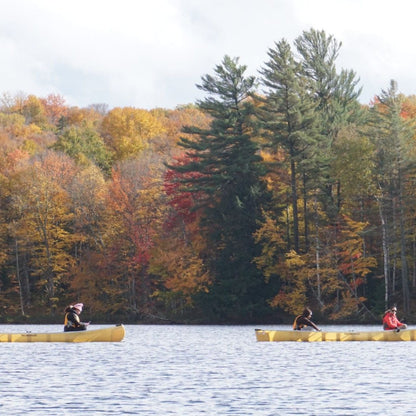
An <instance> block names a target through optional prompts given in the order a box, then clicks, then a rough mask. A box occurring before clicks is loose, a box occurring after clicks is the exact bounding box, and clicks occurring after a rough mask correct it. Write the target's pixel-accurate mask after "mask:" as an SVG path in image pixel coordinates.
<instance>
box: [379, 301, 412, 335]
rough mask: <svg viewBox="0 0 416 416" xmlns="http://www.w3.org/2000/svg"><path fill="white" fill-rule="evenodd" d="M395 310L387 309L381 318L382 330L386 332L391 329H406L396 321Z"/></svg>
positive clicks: (404, 325)
mask: <svg viewBox="0 0 416 416" xmlns="http://www.w3.org/2000/svg"><path fill="white" fill-rule="evenodd" d="M396 314H397V308H396V307H395V306H393V307H392V308H391V309H387V311H386V312H384V316H383V328H384V330H386V331H391V330H393V329H406V328H407V325H406V324H403V323H402V322H400V321H399V320H398V319H397V316H396Z"/></svg>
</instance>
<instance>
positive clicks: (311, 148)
mask: <svg viewBox="0 0 416 416" xmlns="http://www.w3.org/2000/svg"><path fill="white" fill-rule="evenodd" d="M268 56H269V58H270V59H269V61H268V62H266V63H265V66H264V67H263V69H262V70H261V74H262V76H263V77H262V83H263V85H264V86H265V87H266V98H265V99H263V100H262V101H263V103H264V105H263V106H262V107H261V108H260V110H259V111H258V115H259V117H260V118H261V119H262V121H263V123H264V128H265V129H266V131H268V132H269V136H270V139H269V142H268V143H267V145H268V146H270V147H272V148H273V149H274V151H275V152H276V153H277V152H278V151H279V150H280V149H283V151H284V155H285V156H284V157H285V161H286V164H287V166H288V167H289V172H290V190H291V192H290V194H291V207H292V215H293V248H294V250H295V251H296V252H299V215H298V200H299V192H300V191H299V185H298V182H299V176H300V174H301V178H302V181H303V184H304V188H305V187H306V186H307V182H308V180H309V177H310V176H311V175H310V171H311V166H312V159H313V157H314V152H315V149H316V146H317V140H318V138H319V136H318V134H317V128H316V117H315V112H314V110H315V105H314V103H313V102H312V101H311V100H310V97H309V96H308V95H307V88H306V78H305V77H304V76H303V74H302V72H301V66H300V64H299V63H298V62H296V60H295V59H294V56H293V54H292V51H291V48H290V45H289V44H288V43H287V42H286V41H285V40H282V41H280V42H279V43H277V44H276V46H275V49H269V52H268ZM308 171H309V173H308ZM304 200H305V204H304V207H306V193H305V192H304ZM304 217H305V223H306V217H307V215H306V212H305V213H304ZM288 239H289V236H288ZM306 239H307V229H306V227H305V240H306ZM289 247H290V244H289Z"/></svg>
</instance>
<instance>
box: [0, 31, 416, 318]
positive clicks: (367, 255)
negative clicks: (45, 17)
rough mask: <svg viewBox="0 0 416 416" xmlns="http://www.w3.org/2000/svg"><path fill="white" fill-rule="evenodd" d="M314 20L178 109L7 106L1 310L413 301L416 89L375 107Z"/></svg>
mask: <svg viewBox="0 0 416 416" xmlns="http://www.w3.org/2000/svg"><path fill="white" fill-rule="evenodd" d="M341 46H342V45H341V43H340V42H338V41H337V40H336V39H335V38H334V37H333V36H331V35H328V34H327V33H325V32H324V31H317V30H314V29H310V30H309V31H304V32H303V33H302V34H301V35H300V36H299V37H298V38H296V39H295V41H294V42H293V44H290V43H289V42H288V41H287V40H285V39H282V40H280V41H279V42H275V44H274V46H273V47H272V48H270V49H269V50H268V51H267V60H266V62H264V64H263V65H262V67H261V68H260V69H259V70H258V76H253V75H247V73H246V72H247V67H246V66H245V65H244V64H241V63H240V58H238V57H237V58H232V57H230V56H227V55H225V56H224V58H223V60H222V61H221V62H220V63H219V64H218V65H216V66H215V68H214V69H213V71H212V73H210V74H206V75H204V76H202V77H201V82H200V84H198V85H197V88H199V89H200V90H201V91H203V93H204V97H205V98H203V99H201V100H199V101H197V102H196V103H194V104H189V105H184V106H178V107H177V108H175V109H173V110H168V109H160V108H156V109H153V110H142V109H137V108H134V107H124V108H113V109H109V108H108V106H106V105H105V104H93V105H91V106H89V107H88V108H78V107H70V106H67V105H66V104H65V100H64V99H63V98H62V97H60V96H59V95H52V94H51V95H49V96H48V97H46V98H40V97H36V96H34V95H26V94H18V95H15V96H10V95H8V94H3V96H2V97H1V101H0V102H1V105H0V189H1V194H0V222H1V227H0V230H1V231H0V301H1V309H0V319H2V320H3V321H6V320H14V321H16V320H24V319H26V320H28V319H32V320H38V321H39V320H41V319H45V320H49V321H51V322H52V321H54V320H59V319H60V318H61V315H62V311H63V309H64V307H65V306H66V305H67V304H69V303H71V302H75V301H82V302H83V303H84V304H85V305H86V313H88V314H89V316H91V317H93V318H95V319H97V320H100V319H101V320H107V321H112V320H115V319H120V320H123V321H125V322H145V321H146V322H180V323H182V322H195V323H258V322H275V323H279V322H283V321H285V320H286V319H287V317H288V316H289V315H293V314H296V313H298V312H299V311H300V310H302V309H303V308H304V306H306V305H308V306H310V307H312V308H313V310H314V312H315V313H316V314H318V316H320V317H321V319H325V320H327V321H331V322H359V321H361V322H373V321H376V320H377V319H379V318H380V314H381V313H382V312H383V310H384V309H385V308H387V307H388V306H390V305H391V304H393V303H397V304H398V305H399V307H400V308H401V310H402V311H403V312H404V313H405V314H406V316H407V317H408V318H409V319H412V317H413V316H414V315H415V312H416V303H415V298H416V290H415V287H416V267H415V261H416V240H415V221H416V195H415V192H414V186H413V185H414V180H415V178H416V175H415V173H416V170H415V167H416V164H415V161H416V154H415V150H416V146H415V133H416V130H415V124H414V121H415V119H416V97H414V96H404V95H403V94H400V93H399V92H398V86H397V83H396V82H395V81H391V83H390V85H388V86H387V88H386V90H383V91H381V92H380V94H379V95H377V96H375V97H374V99H373V100H372V102H371V103H369V104H368V105H363V104H360V102H359V96H360V93H361V90H360V86H359V78H358V77H357V74H356V73H355V72H354V71H353V70H346V69H341V70H340V69H338V67H337V66H336V61H337V58H338V54H339V51H340V48H341Z"/></svg>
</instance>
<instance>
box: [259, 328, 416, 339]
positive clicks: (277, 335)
mask: <svg viewBox="0 0 416 416" xmlns="http://www.w3.org/2000/svg"><path fill="white" fill-rule="evenodd" d="M255 331H256V338H257V341H277V342H279V341H280V342H285V341H300V342H320V341H416V329H403V330H400V331H399V332H396V331H357V332H355V331H349V332H330V331H328V332H327V331H313V332H309V331H294V330H287V331H286V330H276V331H267V330H263V329H256V330H255Z"/></svg>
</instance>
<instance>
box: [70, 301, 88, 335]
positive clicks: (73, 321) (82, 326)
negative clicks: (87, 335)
mask: <svg viewBox="0 0 416 416" xmlns="http://www.w3.org/2000/svg"><path fill="white" fill-rule="evenodd" d="M83 307H84V304H83V303H76V304H75V305H69V306H68V307H67V308H66V309H65V319H64V331H65V332H67V331H85V330H86V329H87V326H88V325H89V324H90V323H89V322H81V320H80V319H79V315H80V314H81V312H82V309H83Z"/></svg>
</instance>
